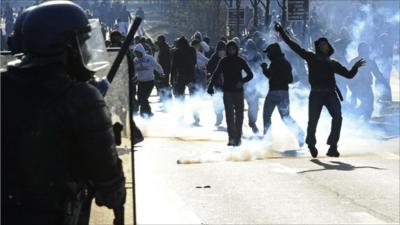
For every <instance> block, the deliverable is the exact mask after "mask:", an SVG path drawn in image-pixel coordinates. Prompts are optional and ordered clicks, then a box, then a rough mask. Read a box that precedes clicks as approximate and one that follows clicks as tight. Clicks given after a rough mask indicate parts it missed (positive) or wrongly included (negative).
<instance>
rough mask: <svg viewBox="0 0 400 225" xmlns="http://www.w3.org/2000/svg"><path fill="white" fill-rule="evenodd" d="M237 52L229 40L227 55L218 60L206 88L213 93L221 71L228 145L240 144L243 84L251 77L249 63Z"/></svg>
mask: <svg viewBox="0 0 400 225" xmlns="http://www.w3.org/2000/svg"><path fill="white" fill-rule="evenodd" d="M238 54H239V48H238V46H237V45H236V43H235V42H233V41H230V42H229V43H228V44H227V46H226V55H227V56H226V57H224V58H222V59H221V60H220V61H219V64H218V66H217V68H216V69H215V71H214V73H213V75H212V78H211V82H210V84H209V86H208V90H207V92H208V93H209V94H210V95H212V94H214V84H215V83H216V81H217V80H218V78H219V76H220V75H221V73H222V76H223V85H222V88H223V92H224V97H223V99H224V106H225V114H226V115H225V116H226V124H227V127H228V135H229V142H228V146H239V145H240V144H241V137H242V127H243V111H244V96H243V84H244V83H246V82H248V81H250V80H251V79H252V78H253V72H251V69H250V67H249V65H248V64H247V62H246V61H245V60H244V59H242V58H241V57H239V56H238ZM243 70H244V71H245V72H246V74H247V76H246V77H245V78H243V77H242V71H243Z"/></svg>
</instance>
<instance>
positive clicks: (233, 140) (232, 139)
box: [227, 138, 235, 146]
mask: <svg viewBox="0 0 400 225" xmlns="http://www.w3.org/2000/svg"><path fill="white" fill-rule="evenodd" d="M227 145H228V146H235V139H234V138H229V142H228V144H227Z"/></svg>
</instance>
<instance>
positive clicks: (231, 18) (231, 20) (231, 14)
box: [228, 8, 244, 26]
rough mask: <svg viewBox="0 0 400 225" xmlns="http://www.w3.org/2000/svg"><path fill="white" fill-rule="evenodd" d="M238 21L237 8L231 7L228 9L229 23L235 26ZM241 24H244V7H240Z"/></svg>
mask: <svg viewBox="0 0 400 225" xmlns="http://www.w3.org/2000/svg"><path fill="white" fill-rule="evenodd" d="M236 23H237V10H236V9H235V8H230V9H229V11H228V25H230V26H235V25H236ZM239 24H240V25H241V26H243V25H244V9H239Z"/></svg>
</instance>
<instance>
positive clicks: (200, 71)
mask: <svg viewBox="0 0 400 225" xmlns="http://www.w3.org/2000/svg"><path fill="white" fill-rule="evenodd" d="M192 47H193V48H194V49H196V58H197V60H196V70H195V83H196V85H197V86H198V87H197V88H198V89H205V88H206V86H207V63H208V58H207V57H205V56H204V55H203V54H202V53H201V52H200V48H201V46H200V42H198V41H197V40H193V41H192Z"/></svg>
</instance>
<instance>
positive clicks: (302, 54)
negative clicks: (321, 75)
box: [275, 23, 314, 60]
mask: <svg viewBox="0 0 400 225" xmlns="http://www.w3.org/2000/svg"><path fill="white" fill-rule="evenodd" d="M275 30H276V31H277V32H278V33H279V34H280V36H281V37H282V39H283V41H284V42H285V43H286V44H287V45H288V46H289V47H290V48H291V49H292V50H293V51H294V52H295V53H296V54H297V55H299V56H300V57H301V58H303V59H305V60H309V59H311V58H312V57H313V56H314V53H312V52H309V51H307V50H305V49H304V48H302V47H300V45H299V44H297V43H296V42H294V41H293V40H292V39H290V37H289V35H288V34H287V33H286V32H285V31H284V30H283V28H282V26H281V25H280V24H279V23H275Z"/></svg>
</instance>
